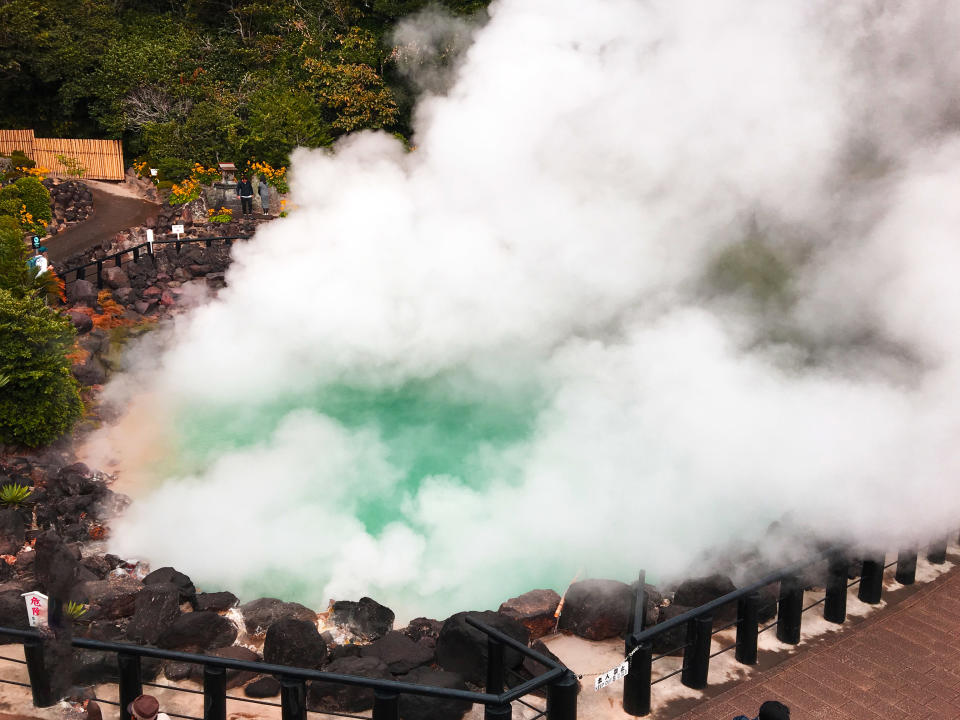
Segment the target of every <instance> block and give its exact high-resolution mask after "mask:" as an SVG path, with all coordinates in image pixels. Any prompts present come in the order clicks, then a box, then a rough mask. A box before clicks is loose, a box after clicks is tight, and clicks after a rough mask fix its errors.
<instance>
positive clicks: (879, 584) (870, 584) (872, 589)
mask: <svg viewBox="0 0 960 720" xmlns="http://www.w3.org/2000/svg"><path fill="white" fill-rule="evenodd" d="M882 594H883V558H882V557H881V558H880V559H876V558H869V559H867V560H864V561H863V567H862V568H861V569H860V589H859V590H858V591H857V597H858V598H860V601H861V602H865V603H867V604H868V605H876V604H877V603H878V602H880V596H881V595H882Z"/></svg>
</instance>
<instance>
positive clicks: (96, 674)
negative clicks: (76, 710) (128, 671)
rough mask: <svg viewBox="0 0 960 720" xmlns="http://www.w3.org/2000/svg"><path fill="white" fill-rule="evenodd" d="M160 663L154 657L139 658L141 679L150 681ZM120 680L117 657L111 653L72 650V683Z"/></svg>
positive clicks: (97, 683) (98, 682)
mask: <svg viewBox="0 0 960 720" xmlns="http://www.w3.org/2000/svg"><path fill="white" fill-rule="evenodd" d="M161 668H162V663H161V662H160V661H159V660H156V659H154V658H141V659H140V674H141V677H142V679H143V680H146V681H147V682H151V681H153V680H154V679H156V677H157V676H158V675H159V674H160V670H161ZM119 680H120V671H119V669H118V667H117V657H116V655H114V654H113V653H109V652H100V651H99V650H81V649H79V648H74V650H73V684H74V685H100V684H102V683H116V682H119Z"/></svg>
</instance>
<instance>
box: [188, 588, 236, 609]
mask: <svg viewBox="0 0 960 720" xmlns="http://www.w3.org/2000/svg"><path fill="white" fill-rule="evenodd" d="M238 602H239V601H238V600H237V596H236V595H234V594H233V593H232V592H226V591H224V592H215V593H197V598H196V600H195V601H194V607H196V609H197V610H217V611H221V610H229V609H230V608H234V607H236V606H237V604H238Z"/></svg>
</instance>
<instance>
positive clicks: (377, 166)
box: [113, 0, 960, 616]
mask: <svg viewBox="0 0 960 720" xmlns="http://www.w3.org/2000/svg"><path fill="white" fill-rule="evenodd" d="M424 23H426V25H427V26H426V27H422V25H423V24H424ZM413 27H414V26H412V25H409V24H408V25H407V26H406V30H405V32H406V33H407V34H406V35H405V36H404V37H407V38H416V37H418V36H417V35H416V34H415V33H412V31H411V28H413ZM435 29H436V26H435V25H432V24H431V23H430V21H429V18H427V20H424V18H421V33H422V34H421V35H420V36H419V37H423V38H431V37H445V35H444V33H446V32H448V30H444V29H441V30H440V31H437V32H433V31H434V30H435ZM957 37H960V3H956V2H948V1H938V0H911V1H910V2H885V1H883V0H857V1H853V0H850V1H848V2H843V3H837V2H825V1H824V2H810V0H778V2H763V1H761V0H724V1H723V2H713V3H704V2H701V1H700V0H646V1H641V0H595V1H594V2H590V3H584V2H582V1H581V0H549V1H548V0H499V1H497V2H494V4H492V5H491V7H490V19H489V21H488V22H487V24H486V25H485V26H484V27H483V28H482V29H480V30H478V31H477V32H476V34H475V36H474V40H473V44H472V45H471V46H470V47H469V49H467V50H466V51H465V53H464V54H463V55H462V56H461V57H460V60H459V61H458V63H457V67H458V69H457V71H456V76H455V79H454V80H453V81H452V82H451V83H450V84H449V90H448V91H447V92H445V94H442V95H439V94H437V95H427V96H425V97H424V98H423V99H422V101H421V102H420V104H419V106H418V109H417V113H416V127H417V134H416V137H415V140H414V142H415V145H416V149H415V150H414V151H413V152H406V151H405V150H404V148H403V147H402V146H401V144H400V143H399V142H397V141H396V140H394V139H393V138H391V137H389V136H387V135H384V134H377V133H360V134H357V135H355V136H352V137H348V138H346V139H344V140H343V141H341V142H340V143H339V144H338V145H337V146H336V148H335V150H334V151H333V152H325V151H319V150H318V151H306V150H301V151H298V152H297V153H296V155H295V158H294V162H293V168H292V187H293V202H294V204H295V206H296V210H295V211H294V212H292V213H291V215H290V216H289V217H288V218H285V219H282V220H278V221H276V222H274V223H271V224H270V225H268V226H266V227H263V228H262V229H261V230H260V231H259V232H258V233H257V236H256V237H255V238H254V239H253V240H252V241H250V242H249V243H246V244H243V245H239V246H236V247H235V250H234V256H235V261H234V264H233V266H232V267H231V269H230V272H229V275H228V281H229V287H228V288H227V289H226V290H224V291H223V292H222V293H221V294H220V296H219V298H218V299H217V300H215V301H213V302H211V303H209V304H207V305H205V306H203V307H202V308H200V309H198V310H196V311H195V312H193V313H192V314H191V315H190V316H189V317H188V318H187V319H186V321H184V322H182V323H181V324H180V326H179V327H178V328H177V330H176V333H175V336H174V339H173V341H172V343H171V344H170V346H169V348H168V349H167V350H166V351H165V352H164V353H163V354H161V355H160V357H159V358H158V359H157V366H156V369H155V371H154V372H152V373H149V374H145V375H144V377H142V378H140V379H139V380H138V381H137V384H136V385H135V386H136V387H137V388H139V390H138V395H137V396H135V397H133V398H132V399H130V402H131V404H132V407H134V408H135V409H137V411H136V413H135V414H134V415H132V416H131V417H133V418H136V422H130V421H128V422H125V423H122V424H121V426H120V427H121V428H122V430H123V432H124V433H126V434H125V435H123V436H120V435H115V436H114V438H113V442H114V445H115V446H116V447H117V448H119V447H121V445H122V444H123V443H127V442H129V438H130V435H129V433H130V432H131V429H133V430H134V431H138V432H143V433H145V434H146V433H153V434H152V435H151V438H152V439H153V440H156V439H157V438H160V437H163V435H162V434H160V435H158V434H156V433H157V432H158V429H159V431H160V432H162V433H169V427H170V425H169V424H170V423H175V422H177V420H176V419H177V418H183V417H184V416H185V415H187V416H189V415H190V414H191V413H193V412H194V411H198V412H205V411H206V410H208V409H209V408H211V407H212V408H217V407H220V408H228V409H230V410H229V412H231V413H236V414H237V415H238V416H243V415H244V413H248V412H249V413H253V415H254V416H256V413H258V412H260V411H261V410H262V408H264V407H268V406H270V407H274V406H272V405H271V403H272V402H274V401H275V400H276V399H277V398H284V399H285V400H284V402H285V403H287V405H288V406H289V410H279V411H277V410H274V411H273V416H272V417H273V420H274V422H272V424H270V425H269V427H267V426H266V425H265V426H264V428H265V429H264V431H263V433H262V434H261V435H260V436H258V437H256V438H253V439H252V440H249V441H247V442H243V443H238V444H234V445H229V444H227V445H224V446H222V447H221V446H215V447H206V448H205V452H207V453H208V454H207V455H206V456H205V459H204V460H203V461H202V462H198V463H197V464H196V466H195V467H193V468H192V469H191V470H190V471H178V475H177V476H176V477H163V473H155V474H160V475H161V476H162V477H161V478H160V479H156V480H154V482H153V483H152V484H144V485H142V486H140V487H139V489H138V490H137V491H136V492H135V493H134V494H135V495H136V502H135V503H134V505H133V506H132V508H131V510H130V511H129V512H128V514H127V516H126V517H125V518H124V519H123V520H122V521H121V522H118V524H117V527H116V532H115V537H114V542H115V545H116V548H117V549H118V550H120V551H122V552H124V553H127V554H134V555H137V556H140V557H147V558H152V559H156V560H158V561H162V562H163V563H165V564H166V563H170V564H173V565H175V566H176V567H177V568H179V569H181V570H183V571H185V572H187V573H188V574H190V575H191V576H193V577H194V578H195V579H196V580H197V582H198V583H199V584H201V585H204V586H207V587H211V588H213V589H217V588H215V587H214V586H216V585H221V586H224V587H229V588H231V589H239V590H240V591H244V592H248V593H250V594H252V593H254V592H266V591H269V590H271V589H274V588H275V587H276V586H271V585H270V584H269V583H272V582H275V581H276V582H279V581H278V580H276V579H277V578H281V577H283V578H285V577H294V576H295V577H298V578H300V583H301V584H300V585H297V586H296V588H295V589H294V590H295V594H297V595H298V596H299V597H301V598H302V599H305V600H307V601H309V602H313V603H314V604H315V605H321V604H322V603H323V602H325V601H326V599H327V598H329V597H338V598H347V597H356V596H359V595H361V594H369V595H371V596H373V597H375V598H377V599H379V600H381V601H382V602H385V603H387V604H390V605H391V606H393V607H395V609H397V610H398V612H399V614H401V615H404V614H407V615H411V614H414V613H416V614H421V613H426V612H429V613H433V614H434V615H436V616H444V613H449V612H451V611H454V610H458V609H464V608H468V607H471V608H472V607H480V606H485V607H495V606H496V604H497V603H499V602H500V601H502V600H503V599H505V598H506V597H509V596H510V595H511V594H515V593H517V592H522V591H524V590H526V589H530V588H532V587H536V586H538V585H543V584H553V585H554V586H557V585H563V584H565V582H566V580H569V579H570V578H572V576H573V574H574V573H575V572H576V571H577V570H578V569H581V568H582V569H583V570H584V572H585V574H589V575H593V576H602V575H607V576H615V577H620V578H621V579H627V580H628V579H630V577H632V576H634V573H635V571H636V570H637V569H638V568H640V567H645V568H646V569H647V570H648V572H651V573H654V574H657V575H659V576H660V577H661V578H663V577H667V576H669V575H671V574H675V573H678V572H680V571H682V570H685V569H687V568H689V567H690V566H691V564H692V563H694V562H695V560H696V558H697V557H699V556H701V554H702V553H703V552H704V551H706V550H709V549H711V548H714V547H717V546H719V545H724V544H726V543H727V542H729V541H730V540H731V539H751V538H757V537H759V536H761V535H762V533H763V531H764V529H765V527H766V526H767V524H768V523H769V522H770V521H771V520H775V519H778V518H781V517H783V516H785V515H788V516H789V517H790V518H791V519H792V521H793V522H794V523H795V524H796V525H798V526H801V527H804V528H807V529H808V530H809V532H810V533H811V534H816V535H818V536H820V537H824V538H830V539H843V538H847V539H856V540H861V541H864V542H869V543H873V544H875V545H876V546H878V547H891V548H892V547H894V546H896V545H897V544H899V543H903V542H907V541H916V540H925V539H927V538H928V537H930V536H931V535H934V534H936V533H939V532H945V531H946V530H947V529H949V528H951V527H953V526H954V525H956V524H957V521H958V519H960V486H958V484H957V478H958V477H960V443H958V442H957V439H958V437H960V413H958V408H960V333H958V332H957V328H960V293H958V292H957V289H956V288H957V280H956V272H957V269H958V268H960V242H958V230H960V202H958V201H957V198H960V45H958V44H957V43H956V38H957ZM426 86H427V87H430V86H431V85H430V84H429V83H427V85H426ZM418 383H419V384H421V385H423V386H431V387H433V388H434V389H436V388H440V389H442V391H443V393H445V394H447V395H448V396H449V397H454V398H457V399H458V400H463V399H466V402H474V403H483V402H486V401H487V399H489V398H491V397H492V398H499V399H500V400H497V402H500V401H501V400H502V399H504V398H506V399H508V400H512V399H515V398H518V397H523V396H524V393H528V392H529V393H530V394H531V396H532V397H534V398H535V399H534V400H531V401H530V403H529V408H530V409H529V413H530V417H531V420H530V424H529V427H528V428H527V430H526V431H525V432H523V433H521V437H520V438H519V439H518V440H517V441H516V442H508V443H500V444H496V443H487V442H479V441H478V442H477V443H476V444H474V445H473V446H471V447H469V448H468V450H467V457H465V459H464V467H466V468H469V470H470V472H471V473H474V472H475V474H476V475H477V476H482V477H483V478H484V480H483V482H475V481H467V480H465V479H464V478H462V477H457V476H454V475H451V474H439V475H436V476H431V477H422V478H417V482H416V483H415V485H414V486H413V487H411V488H406V489H403V490H402V491H398V489H397V488H398V483H400V482H401V478H403V477H404V476H405V474H407V473H408V472H410V466H411V463H410V462H406V460H404V459H402V458H398V457H397V455H396V452H395V448H394V446H391V445H390V443H389V442H388V438H387V437H386V431H385V430H384V429H383V427H382V426H381V425H378V422H377V420H376V418H371V419H370V420H369V422H365V423H359V424H356V423H355V424H352V425H349V426H348V425H347V424H344V423H342V422H339V421H338V420H337V419H335V418H334V417H332V416H328V415H327V414H325V413H323V412H322V411H320V410H318V409H317V407H311V406H310V403H309V402H306V401H304V402H298V401H297V398H300V397H306V396H307V395H309V394H310V393H313V392H316V391H318V388H319V389H322V388H329V387H333V386H337V385H347V386H350V387H353V388H358V387H359V388H364V389H366V390H367V391H370V392H372V393H374V394H375V393H377V392H383V393H390V392H396V391H398V389H399V388H403V387H409V386H410V385H411V384H418ZM251 408H254V409H251ZM256 408H259V409H256ZM146 418H149V419H150V421H149V422H148V421H147V420H146ZM467 422H468V421H467V419H464V423H465V424H466V423H467ZM454 424H456V423H454ZM121 438H122V439H121ZM405 463H406V464H405ZM148 465H149V464H148V463H147V462H146V461H142V462H141V468H140V469H141V470H146V469H150V468H149V467H148ZM391 493H397V496H398V498H399V499H398V501H397V502H396V504H395V514H394V516H393V517H392V518H387V520H386V521H384V522H383V523H381V524H380V525H379V526H377V527H373V526H371V525H370V524H369V523H367V522H366V521H365V519H364V514H363V513H364V510H363V508H364V507H365V506H366V505H365V504H367V503H370V502H376V500H377V498H382V497H385V496H390V495H391ZM518 567H519V568H521V570H516V569H515V568H518ZM560 589H562V587H561V588H560ZM277 592H279V590H276V589H274V592H273V593H269V594H275V593H277Z"/></svg>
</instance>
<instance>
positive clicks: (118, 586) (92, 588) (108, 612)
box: [72, 575, 143, 619]
mask: <svg viewBox="0 0 960 720" xmlns="http://www.w3.org/2000/svg"><path fill="white" fill-rule="evenodd" d="M142 587H143V584H142V583H141V582H140V581H139V580H137V579H136V578H135V577H131V576H130V575H119V576H118V575H111V576H110V577H108V578H107V579H106V580H90V581H87V582H83V583H80V584H79V585H77V586H76V587H75V588H74V589H73V592H72V596H73V599H74V600H76V601H78V602H83V603H86V604H88V605H90V606H91V611H92V612H91V615H90V617H91V619H93V618H97V619H111V618H113V619H116V618H121V617H129V616H130V615H133V613H134V610H135V609H136V602H137V594H138V593H139V592H140V589H141V588H142Z"/></svg>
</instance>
